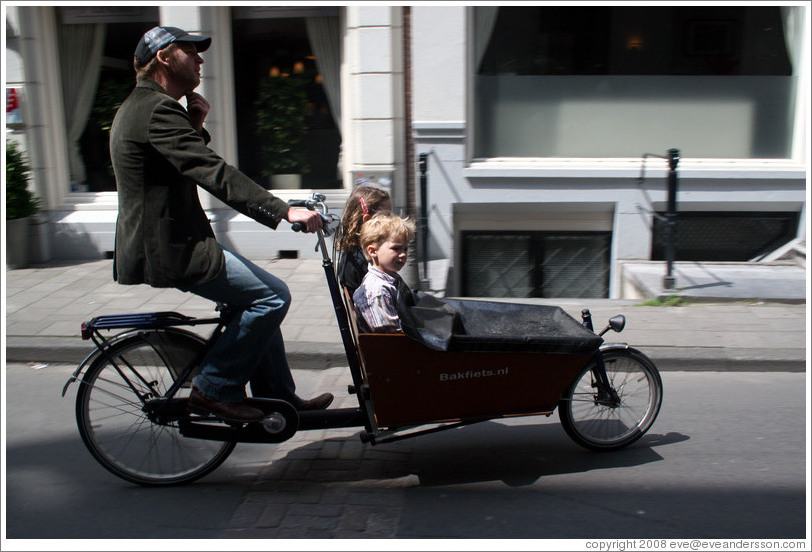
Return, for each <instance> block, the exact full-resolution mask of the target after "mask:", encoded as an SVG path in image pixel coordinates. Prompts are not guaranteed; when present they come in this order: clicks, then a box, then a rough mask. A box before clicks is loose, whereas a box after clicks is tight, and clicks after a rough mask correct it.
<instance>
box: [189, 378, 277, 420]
mask: <svg viewBox="0 0 812 552" xmlns="http://www.w3.org/2000/svg"><path fill="white" fill-rule="evenodd" d="M189 410H190V411H192V412H194V413H196V414H214V415H215V416H219V417H220V418H222V419H224V420H225V421H227V422H237V423H243V422H258V421H260V420H263V419H264V418H265V413H264V412H263V411H262V410H260V409H259V408H254V407H253V406H248V405H247V404H244V403H242V402H223V401H218V400H216V399H212V398H210V397H207V396H206V395H204V394H203V393H201V392H200V390H199V389H198V388H197V387H194V386H193V387H192V392H191V394H190V395H189Z"/></svg>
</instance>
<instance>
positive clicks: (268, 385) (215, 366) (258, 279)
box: [179, 250, 296, 402]
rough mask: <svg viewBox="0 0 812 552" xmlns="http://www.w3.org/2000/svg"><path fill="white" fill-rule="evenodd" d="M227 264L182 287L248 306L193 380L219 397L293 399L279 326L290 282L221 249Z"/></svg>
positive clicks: (203, 391)
mask: <svg viewBox="0 0 812 552" xmlns="http://www.w3.org/2000/svg"><path fill="white" fill-rule="evenodd" d="M223 253H224V254H225V265H224V267H223V270H222V271H221V272H220V274H219V275H217V277H216V278H214V279H213V280H210V281H208V282H205V283H203V284H196V285H192V286H184V287H180V286H179V289H181V290H182V291H187V292H190V293H194V294H195V295H199V296H201V297H204V298H206V299H209V300H211V301H216V302H220V303H225V304H227V305H230V306H233V307H238V308H241V309H244V310H243V311H242V313H241V314H240V315H238V316H237V317H236V318H234V320H232V321H231V323H230V324H229V325H228V326H227V327H226V329H225V331H224V332H223V335H222V336H221V337H220V339H219V340H218V341H217V343H216V344H215V345H214V347H212V349H211V351H209V353H208V354H207V355H206V356H205V358H204V359H203V362H202V363H201V368H200V373H199V374H198V375H197V376H195V378H194V380H193V381H194V384H195V386H196V387H197V388H198V389H200V391H201V392H202V393H203V394H204V395H206V396H208V397H211V398H213V399H217V400H219V401H227V402H236V401H240V400H242V399H244V398H245V385H246V384H247V383H248V382H249V381H250V382H251V393H252V395H253V396H255V397H273V398H279V399H284V400H289V399H291V398H292V397H293V396H294V394H295V392H296V385H295V384H294V382H293V376H291V373H290V368H289V367H288V361H287V356H286V355H285V343H284V340H283V339H282V332H281V331H280V329H279V326H280V325H281V324H282V320H284V318H285V314H287V312H288V308H289V307H290V291H289V290H288V286H287V284H285V282H283V281H282V280H280V279H279V278H277V277H276V276H274V275H273V274H269V273H268V272H265V271H264V270H262V269H261V268H259V267H258V266H256V265H255V264H253V263H252V262H251V261H249V260H247V259H245V258H244V257H242V256H240V255H237V254H236V253H232V252H230V251H226V250H223Z"/></svg>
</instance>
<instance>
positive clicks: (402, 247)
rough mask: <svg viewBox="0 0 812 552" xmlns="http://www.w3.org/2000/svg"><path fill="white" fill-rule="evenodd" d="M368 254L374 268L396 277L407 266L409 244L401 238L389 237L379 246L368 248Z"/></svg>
mask: <svg viewBox="0 0 812 552" xmlns="http://www.w3.org/2000/svg"><path fill="white" fill-rule="evenodd" d="M367 252H368V253H369V256H370V258H371V259H372V266H374V267H376V268H378V269H380V270H382V271H384V272H386V273H387V274H392V275H394V274H396V273H397V272H398V271H400V269H401V268H403V266H404V265H405V264H406V259H407V258H408V257H409V243H408V242H407V241H406V240H404V239H403V238H401V237H400V236H389V238H387V239H386V241H384V242H383V243H382V244H380V245H379V246H377V247H376V246H374V245H370V246H369V247H367Z"/></svg>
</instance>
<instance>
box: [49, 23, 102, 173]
mask: <svg viewBox="0 0 812 552" xmlns="http://www.w3.org/2000/svg"><path fill="white" fill-rule="evenodd" d="M104 37H105V25H104V24H103V23H95V24H80V25H60V26H59V57H60V60H59V61H60V66H61V76H62V100H63V104H64V106H65V128H66V129H67V134H68V159H69V162H70V179H71V183H78V184H81V183H83V182H85V180H86V174H85V164H84V161H83V160H82V152H81V150H80V149H79V139H80V138H81V137H82V133H83V132H84V130H85V126H87V120H88V117H89V116H90V110H91V109H92V108H93V100H94V99H95V97H96V86H97V85H98V82H99V69H100V67H101V59H102V54H103V52H104Z"/></svg>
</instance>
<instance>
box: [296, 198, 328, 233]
mask: <svg viewBox="0 0 812 552" xmlns="http://www.w3.org/2000/svg"><path fill="white" fill-rule="evenodd" d="M325 199H326V197H325V196H324V194H320V193H318V192H316V193H314V194H313V195H312V196H311V198H310V199H290V200H288V205H290V206H291V207H305V208H306V209H308V210H310V211H316V212H317V213H318V214H319V216H320V217H321V222H322V231H323V233H324V235H325V236H329V235H330V234H331V233H332V229H330V227H329V226H330V225H331V224H332V223H333V222H335V220H336V219H335V218H334V217H333V216H332V215H329V214H328V213H327V205H326V204H325V203H324V200H325ZM290 228H291V230H293V231H294V232H301V231H303V230H304V228H305V225H304V224H302V223H301V222H294V223H293V224H291V226H290Z"/></svg>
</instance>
